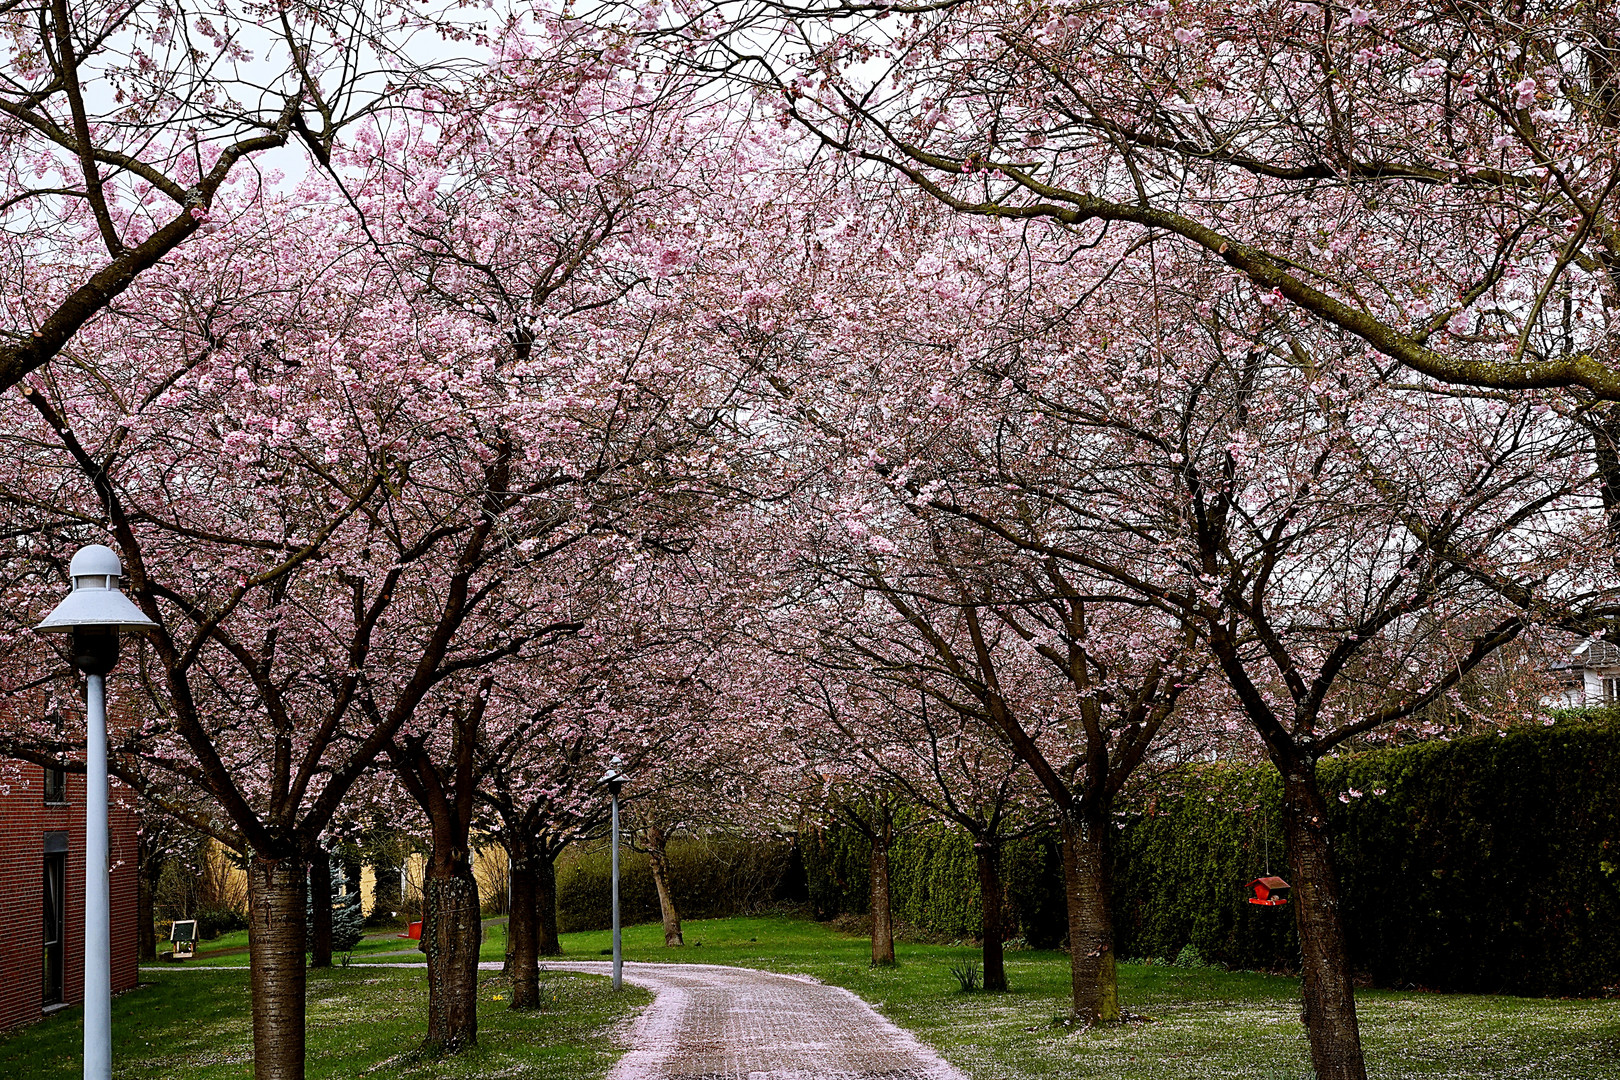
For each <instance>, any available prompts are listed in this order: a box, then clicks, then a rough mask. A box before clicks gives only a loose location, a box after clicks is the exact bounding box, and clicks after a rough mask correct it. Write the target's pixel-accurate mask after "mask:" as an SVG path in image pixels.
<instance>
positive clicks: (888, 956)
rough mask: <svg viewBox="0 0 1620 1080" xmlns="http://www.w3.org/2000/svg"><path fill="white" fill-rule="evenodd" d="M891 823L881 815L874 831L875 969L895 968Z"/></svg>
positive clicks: (873, 931) (873, 904)
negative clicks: (891, 890)
mask: <svg viewBox="0 0 1620 1080" xmlns="http://www.w3.org/2000/svg"><path fill="white" fill-rule="evenodd" d="M889 834H890V829H889V822H888V817H887V815H886V814H885V815H880V820H879V821H878V823H877V828H875V829H874V830H873V831H872V879H871V880H872V899H871V904H870V909H871V913H872V966H873V967H893V966H894V916H893V913H892V912H891V911H890V909H889Z"/></svg>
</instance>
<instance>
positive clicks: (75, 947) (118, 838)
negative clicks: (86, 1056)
mask: <svg viewBox="0 0 1620 1080" xmlns="http://www.w3.org/2000/svg"><path fill="white" fill-rule="evenodd" d="M131 801H132V798H131V795H130V792H129V790H128V789H127V788H125V787H124V786H123V785H121V784H119V783H118V782H117V781H114V782H113V785H112V792H111V798H110V807H109V810H108V818H109V820H108V844H109V847H110V850H111V853H112V988H113V992H114V993H117V992H119V991H121V990H128V989H130V988H131V987H133V986H134V985H135V954H136V945H137V933H136V923H135V908H136V896H135V863H136V859H137V855H138V851H137V846H136V845H137V837H136V821H135V815H134V813H133V812H132V811H131V809H130V803H131ZM83 999H84V776H83V774H76V773H62V772H57V771H56V770H46V769H43V768H41V767H40V766H38V765H32V764H28V763H26V762H18V761H0V1029H4V1028H9V1027H15V1026H16V1025H18V1024H26V1023H29V1022H31V1021H34V1020H38V1019H39V1018H40V1017H41V1016H43V1015H45V1014H46V1013H48V1012H51V1011H53V1010H55V1009H58V1008H61V1007H62V1006H64V1005H74V1004H78V1003H79V1002H81V1001H83Z"/></svg>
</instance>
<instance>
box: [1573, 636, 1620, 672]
mask: <svg viewBox="0 0 1620 1080" xmlns="http://www.w3.org/2000/svg"><path fill="white" fill-rule="evenodd" d="M1583 658H1584V659H1585V661H1586V666H1587V667H1589V668H1600V667H1620V646H1616V645H1614V644H1612V643H1611V642H1607V641H1588V642H1587V643H1586V644H1585V645H1582V646H1581V647H1580V648H1578V649H1576V650H1575V655H1574V656H1573V657H1571V659H1583Z"/></svg>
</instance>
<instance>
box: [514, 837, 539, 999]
mask: <svg viewBox="0 0 1620 1080" xmlns="http://www.w3.org/2000/svg"><path fill="white" fill-rule="evenodd" d="M531 859H532V856H527V855H519V854H518V853H517V852H515V851H514V852H512V853H511V858H510V862H508V864H507V865H508V867H509V871H508V872H509V873H510V874H511V881H512V910H511V912H510V913H508V915H507V918H506V948H507V974H509V975H510V976H511V977H512V1008H514V1009H537V1008H539V1007H540V927H539V920H538V918H537V915H538V912H537V911H536V907H535V905H536V902H537V898H538V893H539V882H538V881H537V880H536V878H537V877H538V875H537V874H536V873H535V870H534V866H533V863H532V861H531Z"/></svg>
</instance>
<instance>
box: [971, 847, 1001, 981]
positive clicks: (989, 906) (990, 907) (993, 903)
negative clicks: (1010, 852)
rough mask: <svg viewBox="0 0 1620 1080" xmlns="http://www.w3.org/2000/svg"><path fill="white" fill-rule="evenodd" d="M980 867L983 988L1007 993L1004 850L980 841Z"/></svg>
mask: <svg viewBox="0 0 1620 1080" xmlns="http://www.w3.org/2000/svg"><path fill="white" fill-rule="evenodd" d="M973 851H974V854H975V856H976V857H977V861H978V864H979V899H980V901H981V902H982V904H983V907H984V913H983V916H982V919H981V922H980V924H979V933H980V935H981V937H982V940H983V942H984V946H983V948H984V988H985V989H986V990H1005V989H1007V967H1006V964H1005V962H1004V961H1003V959H1002V951H1001V907H1002V905H1001V848H1000V847H999V846H998V845H996V844H993V843H986V842H983V841H980V842H978V843H975V844H974V845H973Z"/></svg>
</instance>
